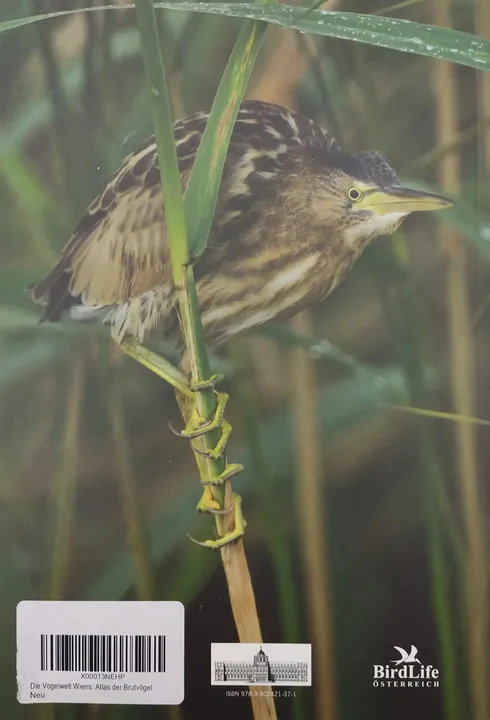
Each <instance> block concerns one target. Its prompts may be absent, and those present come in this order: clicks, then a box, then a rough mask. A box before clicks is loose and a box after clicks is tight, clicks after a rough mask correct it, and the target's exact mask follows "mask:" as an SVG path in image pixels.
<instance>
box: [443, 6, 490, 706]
mask: <svg viewBox="0 0 490 720" xmlns="http://www.w3.org/2000/svg"><path fill="white" fill-rule="evenodd" d="M432 19H433V22H434V24H436V25H440V26H445V27H451V26H452V13H451V3H450V2H449V1H448V0H435V2H434V5H433V15H432ZM433 83H434V97H435V109H436V136H437V142H438V144H441V145H446V144H448V143H449V142H451V141H452V140H453V139H454V136H455V135H456V133H457V132H458V124H459V118H458V102H459V97H458V88H457V77H456V72H455V68H454V66H453V65H452V64H450V63H447V62H436V63H433ZM438 173H439V183H440V186H441V189H442V190H443V191H444V192H446V193H447V194H448V195H452V196H454V197H457V195H458V194H459V189H460V175H461V167H460V158H459V153H458V152H457V150H454V151H453V152H451V153H446V154H445V155H444V156H443V157H441V159H440V160H439V163H438ZM441 227H442V228H443V229H442V230H441V233H440V242H441V245H442V251H443V253H444V255H445V256H446V303H447V312H448V323H449V355H450V365H451V389H452V395H453V404H454V411H455V412H456V413H457V414H461V415H468V416H470V415H474V414H475V398H474V382H475V362H474V344H473V333H472V331H471V307H470V299H469V292H468V286H467V250H466V245H465V243H463V242H462V239H461V237H460V236H459V235H458V233H457V232H456V231H455V230H454V229H453V228H450V227H448V226H441ZM455 447H456V465H457V470H456V474H457V480H458V483H459V490H460V496H461V504H462V513H463V524H464V532H465V540H466V565H465V572H464V584H465V607H466V638H467V655H468V666H469V676H470V694H471V705H472V717H473V720H488V716H489V703H488V695H487V693H488V688H487V684H488V675H487V673H488V658H487V638H488V633H487V620H488V618H487V614H488V611H487V574H488V571H487V558H486V548H485V531H484V526H483V518H482V513H481V510H480V505H481V498H480V489H479V486H478V466H477V439H476V430H475V427H474V426H473V425H471V424H470V423H457V424H456V425H455Z"/></svg>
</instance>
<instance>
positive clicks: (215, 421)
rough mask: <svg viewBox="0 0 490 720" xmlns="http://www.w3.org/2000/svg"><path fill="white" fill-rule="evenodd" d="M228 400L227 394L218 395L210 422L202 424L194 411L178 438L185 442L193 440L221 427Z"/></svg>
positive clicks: (206, 421)
mask: <svg viewBox="0 0 490 720" xmlns="http://www.w3.org/2000/svg"><path fill="white" fill-rule="evenodd" d="M228 399H229V395H228V394H227V393H218V394H217V401H216V411H215V413H214V416H213V417H212V418H211V419H210V420H205V421H204V422H203V421H202V420H201V418H200V417H199V415H198V414H197V411H196V412H195V413H193V415H192V417H191V418H190V420H189V422H188V423H187V425H186V427H185V428H184V430H182V431H181V432H180V436H181V437H183V438H186V439H187V440H194V438H198V437H201V436H202V435H206V433H209V432H212V431H213V430H217V429H218V428H220V427H222V426H223V418H224V414H225V407H226V403H227V402H228ZM230 429H231V428H230ZM218 444H219V443H218Z"/></svg>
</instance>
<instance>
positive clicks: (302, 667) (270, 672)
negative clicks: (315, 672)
mask: <svg viewBox="0 0 490 720" xmlns="http://www.w3.org/2000/svg"><path fill="white" fill-rule="evenodd" d="M214 679H215V682H230V683H233V682H246V683H259V684H261V683H262V684H263V683H267V684H269V683H279V682H280V683H288V682H290V683H301V682H305V683H306V682H308V663H307V662H288V661H286V662H274V661H273V662H270V661H269V656H268V655H266V654H265V652H264V651H263V650H262V648H260V649H259V651H258V653H257V654H256V655H254V658H253V661H252V662H243V661H240V660H227V661H219V660H218V661H215V663H214Z"/></svg>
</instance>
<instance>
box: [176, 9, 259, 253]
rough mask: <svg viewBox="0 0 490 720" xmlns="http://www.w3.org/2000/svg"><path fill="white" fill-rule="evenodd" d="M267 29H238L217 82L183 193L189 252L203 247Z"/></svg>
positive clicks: (250, 26) (253, 25) (256, 25)
mask: <svg viewBox="0 0 490 720" xmlns="http://www.w3.org/2000/svg"><path fill="white" fill-rule="evenodd" d="M266 29H267V26H266V25H265V24H262V23H247V24H245V25H244V27H243V28H242V30H241V32H240V35H239V37H238V40H237V42H236V44H235V47H234V49H233V52H232V54H231V56H230V59H229V62H228V65H227V67H226V70H225V72H224V74H223V77H222V79H221V82H220V85H219V88H218V92H217V93H216V97H215V99H214V102H213V107H212V109H211V112H210V115H209V119H208V122H207V124H206V129H205V131H204V135H203V138H202V140H201V144H200V146H199V150H198V152H197V155H196V160H195V162H194V166H193V168H192V173H191V177H190V179H189V184H188V186H187V190H186V193H185V214H186V221H187V230H188V239H189V251H190V254H191V256H192V257H196V256H199V255H200V254H201V253H202V252H203V250H204V249H205V247H206V243H207V239H208V235H209V230H210V228H211V223H212V220H213V216H214V211H215V207H216V202H217V198H218V191H219V186H220V182H221V176H222V174H223V168H224V164H225V160H226V154H227V151H228V146H229V143H230V138H231V134H232V132H233V126H234V124H235V119H236V116H237V114H238V110H239V108H240V103H241V101H242V98H243V95H244V93H245V89H246V87H247V84H248V81H249V78H250V74H251V72H252V68H253V66H254V63H255V60H256V58H257V55H258V52H259V50H260V46H261V44H262V40H263V38H264V34H265V31H266Z"/></svg>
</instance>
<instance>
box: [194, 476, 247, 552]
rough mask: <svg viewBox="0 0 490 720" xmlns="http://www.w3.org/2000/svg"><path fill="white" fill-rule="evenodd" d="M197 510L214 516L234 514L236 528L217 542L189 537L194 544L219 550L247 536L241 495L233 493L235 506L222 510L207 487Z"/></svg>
mask: <svg viewBox="0 0 490 720" xmlns="http://www.w3.org/2000/svg"><path fill="white" fill-rule="evenodd" d="M197 509H198V510H199V511H200V512H208V513H212V514H213V515H226V514H228V513H231V512H232V513H233V518H234V528H233V530H231V531H230V532H227V533H225V534H224V535H222V536H221V537H219V538H217V539H216V540H196V539H195V538H193V537H191V536H190V535H189V537H190V539H191V540H192V542H194V543H196V545H201V546H202V547H206V548H210V549H211V550H219V549H220V548H222V547H224V546H225V545H229V544H230V543H233V542H236V540H238V539H239V538H241V537H243V535H244V534H245V528H246V526H247V521H246V520H245V518H244V517H243V513H242V498H241V497H240V495H237V493H233V505H231V507H228V508H224V509H222V508H220V506H219V503H218V502H217V501H216V500H215V499H214V497H213V494H212V492H211V488H210V487H209V486H207V487H205V488H204V492H203V494H202V497H201V499H200V501H199V503H198V505H197Z"/></svg>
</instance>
